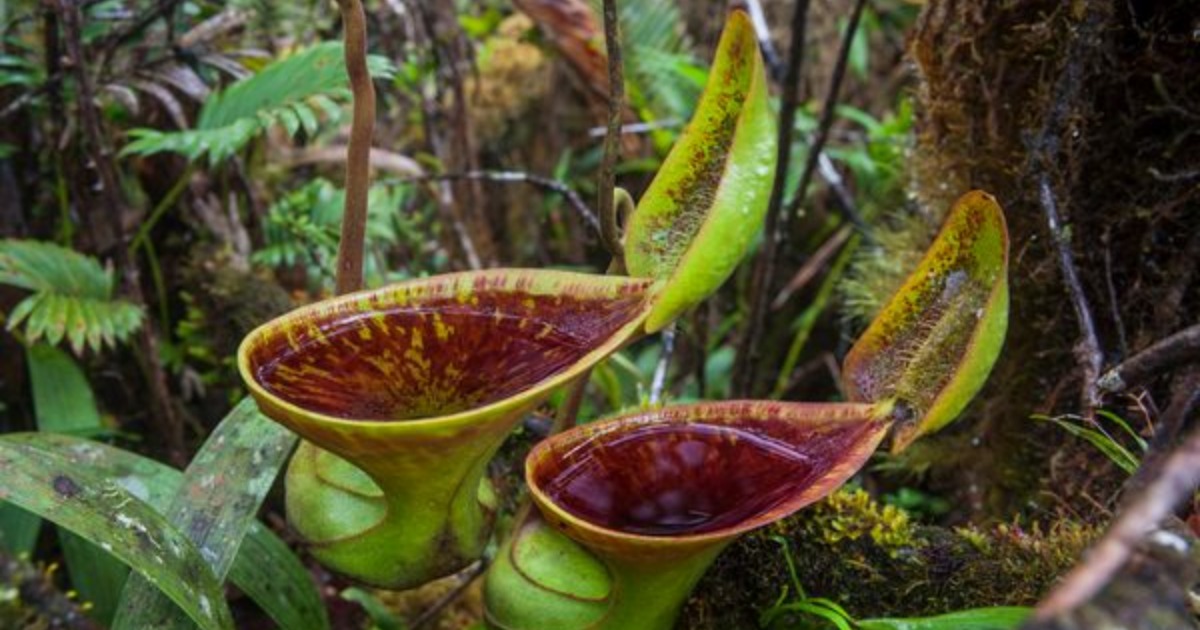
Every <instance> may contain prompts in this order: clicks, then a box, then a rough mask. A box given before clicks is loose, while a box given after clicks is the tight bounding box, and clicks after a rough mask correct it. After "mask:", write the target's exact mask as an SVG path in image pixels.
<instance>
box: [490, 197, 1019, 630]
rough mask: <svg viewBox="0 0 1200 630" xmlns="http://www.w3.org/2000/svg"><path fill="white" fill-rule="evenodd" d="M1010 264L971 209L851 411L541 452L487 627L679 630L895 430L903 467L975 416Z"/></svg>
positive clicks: (904, 302)
mask: <svg viewBox="0 0 1200 630" xmlns="http://www.w3.org/2000/svg"><path fill="white" fill-rule="evenodd" d="M1007 265H1008V242H1007V230H1006V227H1005V223H1004V215H1003V213H1002V212H1001V210H1000V206H999V205H998V204H997V203H996V201H995V199H994V198H992V197H991V196H990V195H988V194H986V193H983V192H980V191H973V192H970V193H968V194H966V195H964V196H963V197H962V198H961V199H959V200H958V202H957V203H956V204H955V205H954V207H953V208H952V209H951V211H950V213H949V214H948V216H947V218H946V221H945V223H944V225H943V227H942V229H941V231H940V232H939V234H938V236H937V237H936V238H935V240H934V242H933V244H932V245H931V246H930V248H929V250H928V252H927V253H926V255H925V256H924V258H923V259H922V261H921V263H920V264H919V265H918V267H917V268H916V270H915V271H914V272H913V273H912V275H911V276H910V278H909V279H908V280H907V282H906V283H905V284H904V285H903V286H902V288H901V289H900V290H899V291H898V292H897V293H896V295H895V296H893V297H892V299H891V300H890V301H889V303H888V304H887V305H886V306H885V307H884V308H883V310H882V311H881V312H880V314H879V315H878V316H877V318H876V319H875V320H874V321H873V322H872V323H871V325H870V326H869V327H868V328H867V330H866V332H865V333H864V334H863V335H862V337H861V338H860V339H859V340H858V341H857V343H856V344H855V345H854V347H853V348H852V349H851V351H850V353H849V355H848V356H847V358H846V361H845V364H844V366H843V373H844V378H845V382H846V390H847V392H848V396H849V398H850V400H851V402H846V403H822V404H816V403H774V402H754V401H737V402H724V403H699V404H693V405H684V406H674V407H665V408H661V409H658V410H651V411H645V412H641V413H635V414H632V415H626V416H622V417H618V418H615V419H612V420H606V421H601V422H596V423H593V424H589V425H584V426H580V427H576V428H574V429H571V430H568V431H565V432H563V433H560V434H558V435H556V436H553V437H551V438H549V439H547V440H545V441H543V442H541V443H540V444H538V445H537V446H535V447H534V449H533V450H532V452H531V453H530V455H529V458H528V460H527V462H526V469H525V476H526V483H527V485H528V486H529V489H530V493H531V494H532V496H533V499H534V502H535V503H536V505H537V507H538V508H539V510H540V515H537V514H533V515H530V516H528V517H527V518H525V519H524V520H522V521H521V522H520V523H519V525H518V526H517V527H516V528H515V530H514V533H513V535H512V536H511V537H510V538H509V540H508V541H507V543H506V544H505V545H504V547H503V548H502V549H501V550H500V552H499V554H498V556H497V558H496V561H495V563H494V564H493V566H492V567H491V568H490V570H489V571H488V576H487V579H486V582H485V587H484V600H485V606H486V611H487V621H488V623H489V624H490V625H491V626H492V627H493V628H500V629H504V630H535V629H540V628H556V629H561V630H582V629H589V630H618V629H620V630H666V629H669V628H671V627H672V626H673V625H674V621H675V617H676V615H677V613H678V611H679V609H680V607H681V606H682V605H683V602H684V601H685V600H686V597H687V595H688V593H689V592H690V591H691V589H692V587H693V586H694V585H695V584H696V582H697V581H698V580H699V579H700V577H701V575H702V574H703V573H704V571H705V569H706V568H707V567H708V565H709V564H710V563H711V562H712V561H713V560H714V559H715V558H716V556H717V554H719V553H720V551H721V549H723V548H724V547H725V546H726V545H728V544H729V543H730V542H731V541H732V540H734V539H735V538H736V537H737V536H738V535H740V534H742V533H745V532H747V531H750V530H752V529H755V528H758V527H761V526H763V525H766V524H769V523H771V522H773V521H775V520H778V519H780V518H783V517H785V516H787V515H789V514H792V513H793V512H795V511H796V510H799V509H800V508H802V507H804V506H805V505H808V504H810V503H812V502H814V501H816V500H818V499H820V498H822V497H824V496H825V495H827V494H828V493H830V492H832V491H833V490H835V489H836V488H837V487H838V486H840V485H842V483H844V482H845V481H846V480H847V479H849V478H850V476H852V475H853V474H854V473H855V472H857V471H858V469H859V468H860V467H861V466H862V465H863V464H864V463H865V462H866V460H867V458H868V457H869V456H870V454H871V453H872V452H873V451H874V450H875V448H876V447H877V446H878V445H879V443H880V442H881V441H882V440H883V438H884V437H885V435H887V434H888V432H889V431H891V433H892V435H893V448H894V449H895V450H900V449H903V448H904V447H906V446H907V445H909V444H911V443H912V441H913V440H914V439H916V438H917V437H919V436H921V435H923V434H926V433H930V432H933V431H936V430H937V429H939V428H941V427H943V426H945V425H946V424H948V423H949V422H950V421H951V420H953V419H954V418H955V417H956V416H957V415H958V414H959V413H960V412H961V411H962V409H963V408H964V407H965V406H966V404H967V403H968V402H969V401H970V399H971V398H972V397H973V396H974V395H975V393H976V392H977V391H978V390H979V388H980V387H981V386H982V384H983V381H984V380H985V379H986V377H987V374H988V372H989V371H990V370H991V367H992V365H993V364H994V362H995V360H996V358H997V357H998V356H999V352H1000V348H1001V345H1002V343H1003V339H1004V332H1005V327H1006V324H1007V318H1008V288H1007Z"/></svg>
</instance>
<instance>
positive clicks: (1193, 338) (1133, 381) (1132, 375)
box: [1096, 324, 1200, 393]
mask: <svg viewBox="0 0 1200 630" xmlns="http://www.w3.org/2000/svg"><path fill="white" fill-rule="evenodd" d="M1193 361H1200V324H1196V325H1194V326H1190V327H1188V328H1184V329H1183V330H1181V331H1179V332H1177V333H1175V334H1173V335H1170V336H1168V337H1166V338H1164V339H1161V340H1159V341H1157V342H1155V343H1153V344H1151V345H1150V347H1148V348H1146V349H1145V350H1142V351H1141V352H1138V353H1137V354H1135V355H1133V356H1132V357H1129V358H1128V359H1126V360H1125V361H1123V362H1122V363H1121V364H1120V365H1118V366H1116V367H1114V368H1113V369H1111V370H1109V371H1107V372H1105V373H1104V376H1101V377H1100V379H1099V380H1098V381H1097V383H1096V385H1097V386H1098V387H1099V388H1100V389H1102V390H1104V391H1106V392H1111V393H1117V392H1122V391H1125V390H1126V389H1129V388H1130V387H1132V386H1134V385H1138V384H1140V383H1144V382H1146V381H1147V380H1148V379H1150V378H1152V377H1154V376H1155V375H1157V374H1160V373H1161V372H1162V371H1163V370H1166V369H1168V368H1172V367H1175V366H1177V365H1182V364H1184V363H1188V362H1193Z"/></svg>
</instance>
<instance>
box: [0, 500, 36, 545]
mask: <svg viewBox="0 0 1200 630" xmlns="http://www.w3.org/2000/svg"><path fill="white" fill-rule="evenodd" d="M41 529H42V519H41V517H39V516H38V515H37V514H30V513H29V512H26V511H25V510H22V509H21V508H19V507H17V506H15V505H12V504H11V503H3V502H0V551H4V552H5V553H8V554H11V555H14V556H20V555H29V554H31V553H33V546H34V545H35V544H37V538H38V533H39V532H40V531H41Z"/></svg>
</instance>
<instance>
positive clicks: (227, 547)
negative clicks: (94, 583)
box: [113, 398, 296, 630]
mask: <svg viewBox="0 0 1200 630" xmlns="http://www.w3.org/2000/svg"><path fill="white" fill-rule="evenodd" d="M295 443H296V436H295V435H294V434H293V433H291V432H290V431H288V430H287V429H285V428H283V427H282V426H281V425H279V424H276V423H274V422H272V421H270V420H268V419H267V418H266V417H265V416H263V415H262V414H260V413H259V412H258V408H257V406H255V404H254V401H253V400H251V399H249V398H246V399H244V400H243V401H242V402H241V403H240V404H238V406H237V407H235V408H234V409H233V411H231V412H230V413H229V415H227V416H225V419H224V420H222V421H221V424H220V425H218V426H217V428H216V430H215V431H213V432H212V434H211V435H209V437H208V440H206V441H205V443H204V446H203V447H201V449H200V452H199V453H197V454H196V456H195V457H194V458H193V459H192V462H191V463H190V464H189V465H188V468H187V472H186V473H185V475H184V480H183V486H182V487H181V488H180V489H179V491H178V492H176V494H175V498H174V500H172V502H171V506H170V508H169V509H168V511H167V515H168V517H169V518H170V520H171V522H173V523H175V524H176V525H177V526H178V527H179V528H180V530H181V531H184V532H187V534H188V536H189V537H190V538H191V540H192V542H193V543H195V544H196V546H197V548H198V549H199V550H200V552H201V554H203V557H204V559H205V560H207V561H208V563H209V566H210V567H211V568H212V571H213V574H215V575H216V576H217V579H223V578H224V577H225V575H226V574H227V573H228V572H229V567H230V565H231V564H232V563H233V560H234V558H235V557H236V556H237V551H238V548H239V547H240V546H241V544H242V540H243V539H244V538H245V536H246V532H247V530H248V529H249V527H250V524H251V523H252V522H253V521H254V517H255V514H256V513H257V512H258V508H259V506H260V505H261V504H262V501H263V498H265V497H266V494H267V491H269V490H270V489H271V485H272V484H273V483H274V482H275V477H276V475H277V474H278V473H279V470H280V468H282V466H283V464H284V462H285V461H286V460H287V456H288V454H289V453H290V452H291V450H292V447H293V446H294V445H295ZM147 627H154V628H176V627H184V628H186V627H187V624H186V619H184V618H182V616H181V615H179V614H178V613H177V609H176V608H175V607H174V606H172V605H171V602H170V600H168V599H167V598H166V597H165V596H163V594H162V593H161V592H160V591H159V590H158V589H156V588H155V587H154V585H153V583H151V582H150V581H149V580H146V579H144V578H141V577H134V578H132V579H130V580H129V582H128V583H127V584H126V586H125V592H124V593H123V595H122V598H121V608H120V610H119V611H118V612H117V618H116V620H115V621H114V622H113V628H114V630H116V629H119V628H147Z"/></svg>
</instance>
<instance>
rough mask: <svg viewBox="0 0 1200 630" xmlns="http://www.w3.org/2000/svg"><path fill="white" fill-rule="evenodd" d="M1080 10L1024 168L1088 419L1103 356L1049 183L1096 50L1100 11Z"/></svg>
mask: <svg viewBox="0 0 1200 630" xmlns="http://www.w3.org/2000/svg"><path fill="white" fill-rule="evenodd" d="M1085 8H1086V10H1087V14H1086V17H1085V19H1084V21H1083V24H1082V25H1081V26H1080V28H1079V29H1077V30H1075V31H1074V32H1073V37H1072V41H1071V44H1070V46H1069V47H1068V49H1067V60H1066V62H1065V63H1064V64H1063V68H1062V71H1061V72H1060V73H1059V76H1058V79H1057V81H1056V83H1055V86H1054V100H1052V101H1051V103H1050V109H1049V111H1047V112H1046V119H1045V122H1044V123H1043V125H1042V129H1041V132H1040V133H1039V134H1038V137H1037V139H1036V140H1035V144H1034V148H1035V151H1034V153H1033V156H1032V160H1031V162H1030V165H1031V167H1032V173H1033V174H1034V176H1035V177H1036V185H1037V189H1038V199H1039V201H1040V202H1041V206H1042V212H1043V213H1045V215H1046V225H1047V227H1048V228H1049V230H1050V240H1051V243H1052V244H1053V246H1054V248H1055V249H1056V251H1057V254H1058V267H1059V271H1060V272H1062V276H1063V283H1064V284H1065V285H1066V288H1067V294H1068V295H1069V296H1070V298H1071V305H1072V306H1073V307H1074V309H1075V316H1076V319H1077V320H1078V323H1079V335H1080V339H1079V342H1078V343H1077V344H1076V346H1075V355H1076V360H1077V361H1078V362H1079V364H1080V366H1081V367H1082V368H1083V388H1082V392H1081V398H1082V401H1081V402H1082V406H1083V408H1084V411H1085V413H1086V415H1088V416H1090V415H1091V413H1092V410H1093V409H1095V407H1096V406H1097V405H1098V404H1099V396H1098V393H1097V388H1096V380H1097V378H1099V376H1100V368H1101V367H1102V366H1103V363H1104V352H1103V350H1102V349H1101V346H1100V338H1099V336H1098V335H1097V334H1096V323H1095V318H1094V317H1092V311H1091V307H1090V306H1089V305H1088V299H1087V295H1086V294H1085V293H1084V291H1083V285H1082V284H1081V283H1080V281H1079V272H1078V270H1077V268H1076V266H1075V256H1074V254H1073V253H1072V251H1071V237H1070V232H1069V231H1068V230H1067V229H1066V227H1065V226H1064V225H1063V223H1062V219H1061V218H1060V216H1059V212H1058V200H1057V198H1056V195H1055V191H1054V184H1053V181H1052V179H1051V169H1052V168H1053V167H1054V165H1056V164H1058V163H1059V149H1060V148H1061V146H1062V144H1063V136H1064V135H1066V134H1065V132H1066V126H1067V119H1068V117H1069V115H1070V114H1071V112H1072V110H1073V109H1074V107H1075V103H1076V102H1077V101H1078V100H1079V96H1080V92H1081V90H1082V89H1083V84H1084V82H1085V77H1084V76H1083V75H1084V70H1085V65H1084V62H1085V58H1086V56H1087V54H1086V53H1087V52H1088V51H1091V50H1096V49H1097V48H1095V46H1096V42H1095V41H1094V40H1095V39H1096V38H1097V37H1098V35H1099V30H1100V23H1101V17H1102V11H1101V9H1100V8H1099V7H1098V6H1097V3H1095V2H1090V3H1087V5H1086V6H1085Z"/></svg>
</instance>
